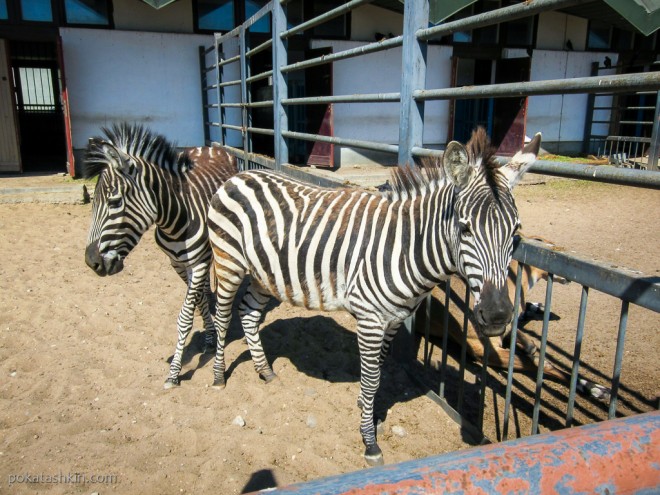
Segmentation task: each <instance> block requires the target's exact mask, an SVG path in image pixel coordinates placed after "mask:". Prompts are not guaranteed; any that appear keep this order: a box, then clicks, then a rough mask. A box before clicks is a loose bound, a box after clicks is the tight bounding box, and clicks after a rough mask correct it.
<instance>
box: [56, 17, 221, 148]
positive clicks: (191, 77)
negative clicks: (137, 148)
mask: <svg viewBox="0 0 660 495" xmlns="http://www.w3.org/2000/svg"><path fill="white" fill-rule="evenodd" d="M60 34H61V36H62V46H63V52H64V67H65V71H66V78H67V85H68V90H69V104H70V110H71V127H72V137H73V147H74V149H82V148H85V147H86V145H87V140H88V138H89V137H91V136H95V135H98V134H99V132H100V128H101V126H108V125H110V124H112V123H113V122H117V121H128V122H133V123H139V124H144V125H146V126H148V127H149V128H151V129H153V130H154V131H156V132H159V133H162V134H164V135H165V136H166V137H167V138H168V139H170V140H172V141H174V142H176V144H177V145H178V146H200V145H202V144H203V142H204V132H203V127H202V98H201V83H200V70H199V52H198V49H199V46H201V45H203V46H209V45H210V44H211V43H212V42H213V38H212V36H210V35H183V34H171V33H168V34H166V33H147V32H131V31H110V30H96V29H75V28H61V29H60Z"/></svg>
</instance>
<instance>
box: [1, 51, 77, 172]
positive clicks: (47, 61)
mask: <svg viewBox="0 0 660 495" xmlns="http://www.w3.org/2000/svg"><path fill="white" fill-rule="evenodd" d="M10 54H11V70H12V75H13V78H14V87H15V88H16V110H17V115H18V122H19V129H20V131H19V132H20V140H21V160H22V163H23V171H24V172H46V171H49V172H50V171H52V172H66V161H67V149H66V138H65V128H64V113H63V109H62V102H61V99H60V89H61V79H60V70H59V66H58V57H57V45H56V43H54V42H53V43H50V42H32V41H13V42H11V48H10Z"/></svg>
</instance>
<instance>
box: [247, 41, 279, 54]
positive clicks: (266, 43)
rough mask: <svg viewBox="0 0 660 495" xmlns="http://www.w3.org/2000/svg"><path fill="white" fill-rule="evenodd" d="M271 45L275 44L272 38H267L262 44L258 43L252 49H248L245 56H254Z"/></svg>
mask: <svg viewBox="0 0 660 495" xmlns="http://www.w3.org/2000/svg"><path fill="white" fill-rule="evenodd" d="M271 46H273V40H272V38H271V39H267V40H266V41H264V42H263V43H262V44H261V45H257V46H255V47H254V48H252V49H251V50H248V51H247V52H245V56H246V57H248V58H249V57H252V56H253V55H256V54H257V53H260V52H263V51H264V50H267V49H268V48H270V47H271Z"/></svg>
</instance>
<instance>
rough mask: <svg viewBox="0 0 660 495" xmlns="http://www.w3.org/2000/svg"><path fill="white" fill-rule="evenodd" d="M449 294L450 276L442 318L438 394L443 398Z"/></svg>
mask: <svg viewBox="0 0 660 495" xmlns="http://www.w3.org/2000/svg"><path fill="white" fill-rule="evenodd" d="M450 295H451V278H448V279H447V281H446V282H445V313H444V315H443V318H442V364H441V366H440V388H439V390H438V395H439V396H440V398H441V399H444V398H445V381H446V374H447V353H448V350H447V344H448V342H447V341H448V338H449V301H450Z"/></svg>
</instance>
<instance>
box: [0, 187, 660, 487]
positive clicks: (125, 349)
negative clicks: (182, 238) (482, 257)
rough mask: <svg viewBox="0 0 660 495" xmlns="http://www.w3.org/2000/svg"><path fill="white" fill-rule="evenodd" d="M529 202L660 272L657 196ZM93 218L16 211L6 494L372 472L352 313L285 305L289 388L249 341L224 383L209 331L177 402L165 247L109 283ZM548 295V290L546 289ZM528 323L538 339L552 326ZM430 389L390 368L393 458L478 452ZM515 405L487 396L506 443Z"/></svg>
mask: <svg viewBox="0 0 660 495" xmlns="http://www.w3.org/2000/svg"><path fill="white" fill-rule="evenodd" d="M2 181H3V179H2V177H0V183H2ZM12 187H15V186H12ZM517 196H518V204H519V208H520V211H521V216H522V220H523V225H524V229H525V231H526V232H528V233H533V234H538V235H543V236H545V237H547V238H549V239H552V240H553V241H555V242H556V243H558V244H560V245H562V246H564V247H565V248H566V249H567V250H569V251H575V252H577V253H581V254H585V255H587V254H588V255H591V256H594V257H596V258H598V259H602V260H608V261H611V262H614V263H618V264H623V265H626V266H629V267H632V268H635V269H638V270H641V271H643V272H645V273H647V274H648V275H650V276H653V277H658V276H660V263H659V262H658V260H659V256H658V246H660V231H659V229H658V224H657V222H656V221H654V220H652V219H653V218H655V213H654V212H655V210H657V208H658V206H660V196H659V195H658V192H656V191H650V190H642V189H634V188H625V187H619V186H604V185H596V184H590V183H584V182H575V181H552V182H550V183H548V184H546V185H534V186H520V187H519V189H518V191H517ZM90 212H91V206H90V205H89V204H86V205H81V204H78V205H69V204H59V205H54V204H38V203H24V204H0V259H2V262H1V263H0V298H1V307H2V310H1V312H0V376H2V377H3V380H2V383H1V384H0V487H1V488H0V492H2V493H42V492H46V491H47V492H48V493H93V492H98V493H101V494H103V493H122V494H123V493H200V494H201V493H211V492H212V493H221V494H231V493H246V492H249V491H252V490H256V489H259V488H264V487H268V486H274V485H275V484H277V485H280V486H281V485H285V484H290V483H294V482H300V481H305V480H310V479H314V478H318V477H322V476H327V475H332V474H338V473H343V472H348V471H353V470H356V469H362V468H364V467H365V464H364V460H363V457H362V444H361V439H360V435H359V432H358V426H359V410H358V408H357V407H356V398H357V393H358V371H359V365H358V355H357V345H356V339H355V334H354V328H355V325H354V322H353V320H352V318H351V317H350V316H348V315H346V314H344V313H332V314H320V313H313V312H307V311H302V310H300V309H297V308H292V307H289V306H285V305H279V306H277V307H275V308H274V309H272V310H271V311H270V312H269V313H268V314H267V316H266V320H265V322H264V324H263V326H262V328H263V334H262V335H263V342H264V347H265V349H266V352H267V355H268V356H269V358H270V359H271V361H272V363H273V368H274V370H275V372H276V373H278V375H279V377H280V380H279V381H277V382H275V383H273V384H269V385H265V384H264V383H263V382H262V381H260V379H259V378H258V376H257V374H256V373H255V372H254V370H253V367H252V364H251V362H250V360H249V356H248V352H247V348H246V346H245V344H244V343H243V341H242V339H241V338H240V332H239V331H238V330H237V329H236V328H233V330H232V332H231V334H230V343H229V345H228V347H227V363H228V366H229V377H228V383H227V388H226V389H225V390H222V391H219V390H215V389H212V388H211V387H210V386H209V385H210V384H211V381H212V369H211V367H212V361H211V360H210V357H209V356H208V355H202V354H200V350H199V349H200V344H201V340H202V338H201V334H200V333H195V335H193V338H192V343H191V344H190V345H189V346H188V348H187V351H186V353H185V356H184V361H185V363H184V369H183V372H182V373H183V376H182V378H183V382H182V385H181V387H179V388H177V389H174V390H168V391H166V390H163V388H162V384H163V382H164V380H165V377H166V375H167V370H168V361H169V359H170V358H171V356H172V352H173V350H174V345H175V340H176V327H175V322H176V317H177V314H178V310H179V308H180V304H181V302H182V300H183V295H184V287H183V284H182V283H181V281H180V280H179V279H178V277H177V276H176V274H175V273H174V271H173V270H172V269H171V268H170V267H169V264H168V262H167V260H166V258H165V256H164V255H163V254H162V253H161V252H160V251H159V250H158V248H157V247H156V245H155V243H154V241H153V237H152V235H151V234H147V235H146V236H145V238H144V239H143V240H142V242H141V243H140V244H139V245H138V247H137V248H136V250H135V251H134V252H133V253H132V254H131V255H130V256H129V257H128V258H127V260H126V268H125V269H124V271H123V272H122V273H120V274H118V275H115V276H113V277H111V278H99V277H98V276H96V275H95V274H94V273H93V272H92V271H91V270H90V269H89V268H87V267H86V266H85V264H84V259H83V256H84V247H85V241H86V235H87V228H88V225H89V221H90ZM543 293H544V292H543V286H542V285H540V286H538V288H536V289H535V290H534V292H533V294H534V295H535V296H536V297H537V298H538V299H542V298H543ZM579 297H580V287H578V286H576V285H575V284H570V285H566V286H555V301H554V302H553V307H552V309H553V312H554V313H556V314H557V315H558V317H559V319H558V320H556V321H553V322H552V325H551V330H550V331H551V336H550V339H551V342H552V348H551V349H550V350H549V351H548V352H549V353H551V357H552V358H554V359H555V360H556V361H561V362H566V361H567V357H566V356H567V355H568V354H569V353H572V349H573V343H572V342H573V340H574V333H575V326H576V319H577V312H578V304H579ZM589 305H590V311H589V313H588V318H587V329H586V337H585V344H584V346H583V351H582V361H583V363H584V366H585V369H586V370H588V371H589V373H590V374H591V376H593V377H594V379H595V380H597V381H599V382H603V381H606V379H607V378H606V377H607V376H608V375H611V370H612V366H613V360H612V355H613V352H614V345H615V340H616V331H617V323H618V314H619V311H620V304H619V303H618V302H616V301H615V300H613V299H612V298H609V297H607V296H601V295H598V294H592V295H591V297H590V302H589ZM659 323H660V317H659V315H657V314H654V313H651V312H648V311H645V310H640V309H639V308H632V309H631V315H630V319H629V323H628V338H627V341H626V348H625V360H624V369H623V372H622V379H621V380H622V387H621V391H622V399H621V404H622V411H623V414H629V413H631V412H640V411H647V410H650V409H653V408H655V407H657V401H658V392H659V390H658V383H660V381H659V377H660V370H659V365H658V360H657V357H656V352H657V349H658V348H660V346H659V344H660V335H659V334H658V328H659V327H660V325H659ZM196 328H201V324H198V325H196ZM525 328H526V329H528V330H529V332H530V333H531V334H532V335H535V334H536V333H537V332H538V331H539V329H540V325H539V324H538V322H532V323H530V324H528V326H526V327H525ZM491 376H492V379H491V381H493V382H495V381H498V380H501V375H499V374H496V373H493V374H492V375H491ZM524 380H525V378H520V379H518V378H517V379H516V383H517V385H516V387H517V388H516V393H517V394H518V395H519V396H520V399H519V401H518V404H517V405H516V406H515V409H514V411H515V418H516V422H515V425H514V429H513V430H510V434H515V433H516V429H517V430H519V431H520V433H521V434H528V432H527V431H526V428H527V424H526V418H527V417H528V416H529V414H530V413H529V406H528V405H527V406H526V405H525V393H526V392H525V391H526V390H527V389H528V388H529V386H530V385H529V384H528V383H527V382H525V381H524ZM532 390H533V386H532ZM553 391H554V392H553ZM425 392H426V390H424V389H423V388H421V387H419V386H418V385H416V384H415V382H414V381H413V380H411V378H410V377H409V376H408V374H406V372H405V371H404V370H403V369H402V367H401V366H399V365H398V364H397V363H396V362H394V361H393V360H392V359H389V360H388V361H387V363H386V366H385V370H384V374H383V383H382V386H381V393H380V394H379V396H378V398H377V402H378V407H377V409H378V410H379V411H380V415H381V416H385V415H386V418H385V421H384V424H383V432H382V434H380V436H379V442H380V445H381V447H382V449H383V451H384V455H385V461H386V463H392V462H397V461H402V460H407V459H414V458H421V457H424V456H428V455H432V454H439V453H444V452H450V451H454V450H456V449H463V448H466V447H469V446H470V442H471V439H470V438H469V436H467V435H466V434H464V433H463V432H462V431H461V429H460V428H459V427H458V426H457V425H456V424H455V423H454V422H453V421H452V420H450V419H449V418H448V417H447V416H446V415H445V413H444V412H443V411H442V409H441V408H440V407H438V406H437V405H436V404H435V403H434V402H432V401H431V400H430V399H429V398H427V397H426V396H425ZM565 396H566V389H565V387H562V386H554V385H553V386H549V387H547V389H546V388H544V400H543V402H544V406H547V408H548V412H542V414H541V421H540V423H541V430H542V431H545V430H547V429H555V428H556V427H558V424H557V423H558V422H559V421H560V420H559V419H557V418H561V417H562V415H563V414H564V413H563V412H562V411H561V406H562V403H563V402H564V401H565ZM501 402H502V399H501V393H498V392H492V393H489V395H488V396H487V401H486V403H487V407H488V408H489V409H488V410H487V412H486V417H485V419H484V431H485V433H486V434H487V436H489V437H490V438H491V439H497V438H499V436H498V430H499V426H498V422H501V417H500V416H499V413H497V412H496V411H497V407H499V406H501ZM467 406H468V407H471V406H470V404H468V405H467ZM564 408H565V406H564ZM544 411H545V410H544ZM602 414H603V406H601V405H599V404H594V403H593V401H582V400H581V399H580V401H579V407H578V412H577V413H576V419H577V420H578V423H581V422H589V421H593V420H594V419H600V417H601V416H602ZM239 416H240V417H241V418H242V421H241V420H239V419H238V417H239ZM243 422H244V423H243ZM237 423H238V424H237ZM95 482H96V483H95ZM10 483H11V484H10Z"/></svg>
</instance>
